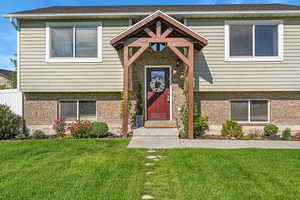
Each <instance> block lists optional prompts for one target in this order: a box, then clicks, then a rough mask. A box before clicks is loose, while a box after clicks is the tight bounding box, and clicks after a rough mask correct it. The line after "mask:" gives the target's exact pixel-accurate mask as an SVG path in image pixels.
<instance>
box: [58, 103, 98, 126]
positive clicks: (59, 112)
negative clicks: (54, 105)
mask: <svg viewBox="0 0 300 200" xmlns="http://www.w3.org/2000/svg"><path fill="white" fill-rule="evenodd" d="M66 101H75V102H76V104H77V119H76V120H75V121H77V120H80V116H79V102H80V101H95V102H96V116H95V120H96V121H98V117H97V100H95V99H60V100H58V117H62V116H61V102H66ZM66 122H67V123H71V122H74V121H71V120H69V121H66Z"/></svg>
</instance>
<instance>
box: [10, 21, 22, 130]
mask: <svg viewBox="0 0 300 200" xmlns="http://www.w3.org/2000/svg"><path fill="white" fill-rule="evenodd" d="M14 19H15V20H14ZM9 20H10V23H11V24H12V26H13V27H14V28H15V30H16V31H17V53H16V54H17V90H18V92H21V91H20V21H19V20H18V19H16V18H12V17H10V18H9ZM21 94H22V116H21V117H22V132H23V133H25V131H26V123H25V119H24V94H23V92H22V93H21Z"/></svg>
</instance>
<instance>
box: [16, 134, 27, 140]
mask: <svg viewBox="0 0 300 200" xmlns="http://www.w3.org/2000/svg"><path fill="white" fill-rule="evenodd" d="M15 138H16V139H19V140H23V139H26V135H25V134H23V133H19V134H18V135H16V137H15Z"/></svg>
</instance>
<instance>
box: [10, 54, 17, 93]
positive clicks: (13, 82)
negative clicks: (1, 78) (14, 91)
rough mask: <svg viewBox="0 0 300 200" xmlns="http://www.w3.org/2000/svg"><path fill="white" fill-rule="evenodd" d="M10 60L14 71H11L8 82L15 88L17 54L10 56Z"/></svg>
mask: <svg viewBox="0 0 300 200" xmlns="http://www.w3.org/2000/svg"><path fill="white" fill-rule="evenodd" d="M10 62H11V63H12V64H13V65H14V67H15V71H14V72H12V73H11V75H10V76H11V77H10V80H11V81H10V82H11V87H12V88H17V85H18V78H17V67H18V66H17V54H14V57H12V58H10Z"/></svg>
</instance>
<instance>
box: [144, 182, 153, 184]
mask: <svg viewBox="0 0 300 200" xmlns="http://www.w3.org/2000/svg"><path fill="white" fill-rule="evenodd" d="M144 184H145V185H153V183H152V182H150V181H147V182H145V183H144Z"/></svg>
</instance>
